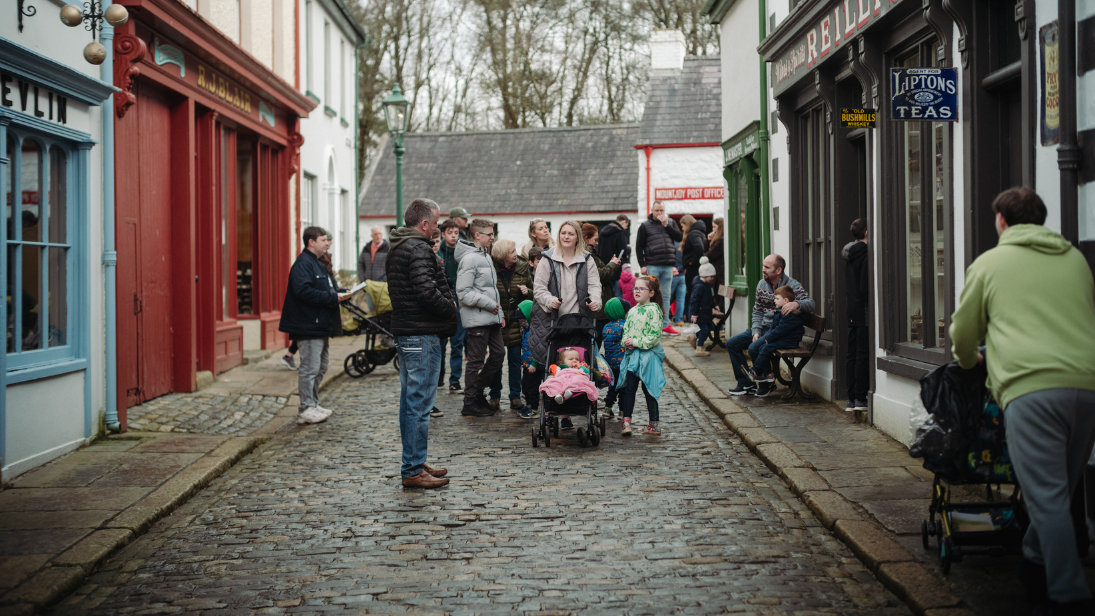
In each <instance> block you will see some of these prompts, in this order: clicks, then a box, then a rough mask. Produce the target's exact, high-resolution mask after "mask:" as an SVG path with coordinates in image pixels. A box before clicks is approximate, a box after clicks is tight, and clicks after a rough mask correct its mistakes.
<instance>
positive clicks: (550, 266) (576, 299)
mask: <svg viewBox="0 0 1095 616" xmlns="http://www.w3.org/2000/svg"><path fill="white" fill-rule="evenodd" d="M532 287H533V297H534V299H535V301H536V305H535V306H533V309H532V317H531V318H530V319H529V321H530V327H531V333H530V334H529V347H530V348H529V350H530V351H531V353H532V357H533V358H534V359H535V360H536V361H537V362H539V363H540V365H542V366H547V365H548V364H549V363H551V362H549V361H548V356H549V354H550V353H549V349H548V348H547V335H548V331H549V330H550V329H551V321H553V320H555V319H557V318H559V317H561V316H563V315H565V314H573V313H581V314H583V315H585V316H587V317H589V319H590V321H593V319H594V318H595V317H594V315H595V314H596V313H597V311H599V310H600V309H601V278H600V276H599V275H598V272H597V263H596V262H595V261H594V260H593V257H592V256H590V255H589V253H588V252H587V251H586V246H585V242H584V241H583V240H582V224H581V223H580V222H577V221H574V220H568V221H566V222H564V223H563V224H561V225H559V234H558V236H557V237H556V244H555V246H554V247H552V248H550V249H548V250H546V251H544V257H543V259H542V260H541V261H540V265H539V266H538V267H537V268H536V274H535V277H534V279H533V285H532ZM591 324H592V323H591ZM569 423H570V421H569V419H564V420H563V425H562V427H564V428H567V427H570V426H569V425H568V424H569Z"/></svg>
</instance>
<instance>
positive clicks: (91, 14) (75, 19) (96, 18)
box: [20, 0, 129, 64]
mask: <svg viewBox="0 0 1095 616" xmlns="http://www.w3.org/2000/svg"><path fill="white" fill-rule="evenodd" d="M21 1H22V0H20V2H21ZM104 21H105V22H106V23H108V24H110V25H111V26H113V27H115V28H117V27H118V26H120V25H122V24H124V23H125V22H127V21H129V11H127V10H126V9H125V7H124V6H122V5H120V4H112V5H110V6H109V7H107V9H106V10H105V11H104V10H103V4H102V3H101V2H85V3H84V8H82V9H81V8H80V7H79V6H77V5H75V4H66V5H65V6H63V7H61V23H63V24H65V25H66V26H68V27H70V28H75V27H76V26H78V25H80V24H84V30H87V31H89V32H91V42H90V43H88V44H87V47H84V59H85V60H87V61H88V62H89V63H90V64H102V63H103V61H104V60H106V47H103V44H102V43H100V42H99V40H98V38H99V37H98V34H99V32H100V31H101V30H102V29H103V22H104ZM85 22H86V23H85Z"/></svg>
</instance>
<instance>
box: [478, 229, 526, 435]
mask: <svg viewBox="0 0 1095 616" xmlns="http://www.w3.org/2000/svg"><path fill="white" fill-rule="evenodd" d="M490 256H491V258H492V259H493V261H494V271H495V272H496V273H497V274H498V282H497V285H498V297H499V302H498V303H499V304H500V305H501V306H502V313H503V315H505V318H506V326H505V327H503V328H502V344H503V345H505V347H506V359H507V361H506V363H507V364H508V365H509V392H508V393H509V404H510V410H511V411H517V412H518V413H521V412H522V411H527V409H526V408H525V405H524V404H522V403H521V323H520V321H518V320H517V306H518V304H520V303H521V302H523V301H525V300H526V299H532V276H531V274H529V267H528V261H527V260H525V259H524V258H522V257H520V256H518V255H517V245H516V244H515V243H514V242H513V240H497V241H496V242H494V246H492V247H491V250H490ZM487 397H488V404H490V406H491V407H492V408H495V409H497V408H498V407H499V405H500V402H501V398H502V370H499V371H498V372H495V373H494V377H493V378H492V379H491V383H490V394H489V395H488V396H487ZM526 415H527V413H526Z"/></svg>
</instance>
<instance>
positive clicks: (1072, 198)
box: [1057, 0, 1083, 246]
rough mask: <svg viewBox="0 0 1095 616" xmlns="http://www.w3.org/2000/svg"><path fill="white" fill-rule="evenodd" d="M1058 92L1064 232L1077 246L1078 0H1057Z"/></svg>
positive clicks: (1080, 155) (1078, 235)
mask: <svg viewBox="0 0 1095 616" xmlns="http://www.w3.org/2000/svg"><path fill="white" fill-rule="evenodd" d="M1057 24H1058V28H1059V30H1058V38H1057V42H1058V44H1059V45H1060V47H1059V51H1058V56H1057V57H1058V70H1059V72H1058V75H1059V81H1058V87H1059V88H1060V89H1059V90H1058V92H1059V93H1060V96H1061V99H1060V104H1061V145H1060V147H1058V148H1057V167H1058V168H1060V170H1061V235H1063V236H1064V237H1065V239H1067V240H1068V241H1070V242H1072V244H1073V245H1074V246H1075V245H1077V244H1078V243H1079V240H1080V217H1079V192H1078V189H1077V185H1078V184H1077V182H1078V176H1079V171H1080V161H1081V160H1082V156H1083V153H1082V151H1081V150H1080V147H1079V146H1078V145H1077V144H1076V1H1075V0H1057Z"/></svg>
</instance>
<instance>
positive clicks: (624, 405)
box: [620, 372, 658, 422]
mask: <svg viewBox="0 0 1095 616" xmlns="http://www.w3.org/2000/svg"><path fill="white" fill-rule="evenodd" d="M640 385H642V387H643V395H644V396H646V411H647V413H648V414H649V415H650V421H652V422H653V421H658V399H657V398H655V397H654V396H651V395H650V392H649V391H647V390H646V383H643V382H642V380H641V379H639V375H637V374H635V373H634V372H628V373H627V380H626V381H624V390H623V392H621V393H622V394H623V395H621V396H620V416H621V417H626V418H628V419H630V418H631V412H632V411H634V410H635V396H637V395H638V393H639V386H640Z"/></svg>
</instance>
